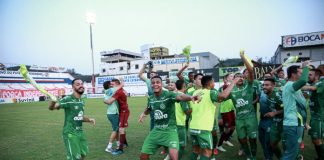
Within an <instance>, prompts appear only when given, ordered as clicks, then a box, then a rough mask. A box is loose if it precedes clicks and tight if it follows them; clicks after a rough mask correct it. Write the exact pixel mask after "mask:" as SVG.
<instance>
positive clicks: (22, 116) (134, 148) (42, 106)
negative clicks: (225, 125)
mask: <svg viewBox="0 0 324 160" xmlns="http://www.w3.org/2000/svg"><path fill="white" fill-rule="evenodd" d="M128 104H129V107H130V112H131V114H130V117H129V127H128V128H127V135H126V136H127V141H128V143H129V147H127V148H126V149H125V152H124V154H123V155H120V156H112V155H111V154H109V153H106V152H105V151H104V149H105V147H106V145H107V140H108V137H109V136H110V133H111V125H110V123H108V121H107V117H106V107H105V105H104V104H103V101H102V99H88V100H87V101H86V107H85V115H86V116H87V117H92V118H95V119H96V123H97V124H96V125H95V126H92V125H90V124H88V123H84V124H83V129H84V132H85V134H86V137H87V139H88V143H89V150H90V153H89V155H88V156H87V159H89V160H102V159H114V160H134V159H139V155H140V150H141V147H142V145H143V141H144V139H145V137H146V136H147V134H148V133H149V121H150V118H149V116H148V117H146V120H145V123H143V124H139V123H138V122H137V120H138V117H139V115H140V113H142V111H143V110H144V108H145V107H146V98H145V97H136V98H129V99H128ZM63 122H64V111H63V110H58V111H49V110H48V102H35V103H17V104H1V105H0V159H1V160H2V159H3V160H20V159H24V160H25V159H30V160H45V159H50V160H60V159H65V157H66V156H65V155H66V152H65V148H64V145H63V140H62V128H63ZM218 136H219V135H218ZM236 139H237V138H236V133H234V135H233V138H232V142H233V144H234V145H235V146H234V147H228V146H225V147H224V148H225V149H226V150H227V151H226V152H220V153H219V155H218V156H217V159H222V160H235V159H237V160H244V159H245V157H238V156H237V151H238V148H239V147H238V146H239V145H238V142H237V140H236ZM304 142H305V150H304V151H303V155H304V159H306V160H313V159H314V158H315V157H317V156H316V153H315V149H314V146H313V144H312V143H311V141H310V137H309V136H308V135H307V132H305V138H304ZM160 151H161V149H159V150H158V151H157V152H156V153H155V155H153V156H151V159H153V160H162V159H163V158H164V155H160V154H159V153H160ZM190 153H191V141H190V139H189V141H188V146H187V148H186V152H185V156H184V159H188V156H189V155H190ZM257 159H260V160H261V159H264V158H263V152H262V148H261V144H260V143H259V142H258V153H257Z"/></svg>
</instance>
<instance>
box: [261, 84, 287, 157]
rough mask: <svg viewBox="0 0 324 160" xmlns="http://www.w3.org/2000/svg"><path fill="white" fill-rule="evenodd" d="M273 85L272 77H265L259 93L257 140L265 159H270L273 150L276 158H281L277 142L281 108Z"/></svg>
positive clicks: (280, 123)
mask: <svg viewBox="0 0 324 160" xmlns="http://www.w3.org/2000/svg"><path fill="white" fill-rule="evenodd" d="M275 85H276V82H275V80H274V79H273V78H267V79H265V80H264V83H263V91H261V93H260V122H259V140H260V143H261V145H262V148H263V154H264V158H265V159H266V160H271V159H272V154H273V151H274V152H275V153H276V155H277V158H278V159H280V158H281V151H280V149H279V147H278V143H279V141H280V140H281V134H282V118H283V110H282V100H281V93H280V92H279V91H277V90H275Z"/></svg>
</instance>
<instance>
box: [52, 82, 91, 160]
mask: <svg viewBox="0 0 324 160" xmlns="http://www.w3.org/2000/svg"><path fill="white" fill-rule="evenodd" d="M72 89H73V93H72V94H71V95H68V96H66V97H64V98H63V99H60V100H59V101H58V102H54V101H51V102H50V104H49V110H54V109H56V110H59V109H64V112H65V120H64V127H63V140H64V144H65V148H66V152H67V157H66V158H67V159H68V160H70V159H77V160H79V159H85V157H86V156H87V154H88V152H89V150H88V142H87V139H86V137H85V135H84V133H83V130H82V122H89V123H91V124H93V125H94V124H95V123H96V122H95V119H92V118H88V117H85V116H84V100H83V98H82V94H83V92H84V87H83V82H82V80H81V79H74V80H73V81H72Z"/></svg>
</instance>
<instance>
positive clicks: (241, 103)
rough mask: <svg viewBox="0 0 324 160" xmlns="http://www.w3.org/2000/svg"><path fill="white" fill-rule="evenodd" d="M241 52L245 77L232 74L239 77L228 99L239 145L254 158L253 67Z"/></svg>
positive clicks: (255, 121)
mask: <svg viewBox="0 0 324 160" xmlns="http://www.w3.org/2000/svg"><path fill="white" fill-rule="evenodd" d="M243 54H244V53H240V56H241V58H242V60H243V62H244V64H245V66H246V68H247V72H248V73H246V76H247V79H246V80H244V78H243V75H242V74H240V73H236V74H235V75H234V78H239V81H238V82H237V83H236V85H235V87H234V88H233V90H232V91H231V94H230V99H232V101H233V104H234V107H235V111H236V122H235V124H236V132H237V135H238V139H239V142H240V144H241V147H242V149H243V151H244V153H245V155H246V156H247V158H248V159H255V158H256V152H257V143H256V138H257V130H258V122H257V117H256V108H255V107H254V105H253V100H254V93H255V90H254V80H253V69H252V66H251V65H250V64H249V62H248V60H247V59H246V58H245V57H244V55H243ZM248 140H249V142H250V147H249V144H248Z"/></svg>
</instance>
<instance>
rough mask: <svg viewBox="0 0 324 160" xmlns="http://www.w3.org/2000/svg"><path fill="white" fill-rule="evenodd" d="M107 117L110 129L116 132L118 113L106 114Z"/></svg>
mask: <svg viewBox="0 0 324 160" xmlns="http://www.w3.org/2000/svg"><path fill="white" fill-rule="evenodd" d="M107 118H108V120H109V121H110V123H111V127H112V130H113V131H115V132H117V131H118V129H119V115H118V114H107Z"/></svg>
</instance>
